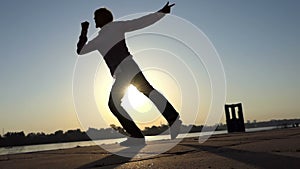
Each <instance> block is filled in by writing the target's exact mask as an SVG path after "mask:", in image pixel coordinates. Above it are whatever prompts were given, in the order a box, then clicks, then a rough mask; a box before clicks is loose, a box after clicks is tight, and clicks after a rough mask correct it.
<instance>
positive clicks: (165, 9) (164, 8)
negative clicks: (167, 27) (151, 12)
mask: <svg viewBox="0 0 300 169" xmlns="http://www.w3.org/2000/svg"><path fill="white" fill-rule="evenodd" d="M174 5H175V4H171V5H169V2H167V4H166V5H165V6H164V7H163V8H161V10H159V11H158V12H161V13H166V14H167V13H170V12H171V7H172V6H174Z"/></svg>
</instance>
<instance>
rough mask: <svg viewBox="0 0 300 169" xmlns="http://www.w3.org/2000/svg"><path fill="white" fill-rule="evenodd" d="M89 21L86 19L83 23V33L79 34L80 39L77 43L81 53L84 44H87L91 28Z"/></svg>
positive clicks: (78, 51)
mask: <svg viewBox="0 0 300 169" xmlns="http://www.w3.org/2000/svg"><path fill="white" fill-rule="evenodd" d="M89 25H90V24H89V22H87V21H85V22H82V23H81V34H80V36H79V41H78V43H77V50H76V52H77V54H80V51H81V49H82V48H83V46H84V45H85V43H86V42H87V37H86V36H87V32H88V29H89Z"/></svg>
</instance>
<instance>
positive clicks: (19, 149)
mask: <svg viewBox="0 0 300 169" xmlns="http://www.w3.org/2000/svg"><path fill="white" fill-rule="evenodd" d="M275 128H277V127H276V126H274V127H261V128H251V129H246V132H254V131H263V130H271V129H275ZM225 133H227V131H226V130H223V131H215V132H214V134H213V135H217V134H225ZM199 135H200V132H197V133H187V134H179V135H178V138H183V137H184V138H189V137H199ZM166 139H170V136H169V135H162V136H161V135H160V136H146V140H147V141H155V140H166ZM124 140H125V138H118V139H106V140H97V141H79V142H69V143H53V144H41V145H29V146H16V147H7V148H0V155H6V154H18V153H28V152H37V151H46V150H58V149H67V148H74V147H78V146H80V147H85V146H93V145H101V144H115V143H120V142H122V141H124Z"/></svg>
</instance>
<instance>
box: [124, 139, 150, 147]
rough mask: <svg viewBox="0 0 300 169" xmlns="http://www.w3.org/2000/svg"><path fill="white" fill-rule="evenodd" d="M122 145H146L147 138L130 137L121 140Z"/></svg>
mask: <svg viewBox="0 0 300 169" xmlns="http://www.w3.org/2000/svg"><path fill="white" fill-rule="evenodd" d="M120 145H121V146H124V147H132V146H144V145H146V143H145V138H132V137H128V138H127V140H125V141H123V142H121V143H120Z"/></svg>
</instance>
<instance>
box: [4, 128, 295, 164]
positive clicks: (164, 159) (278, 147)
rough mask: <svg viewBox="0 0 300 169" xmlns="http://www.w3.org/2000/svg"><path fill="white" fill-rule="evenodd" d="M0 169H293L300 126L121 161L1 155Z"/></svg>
mask: <svg viewBox="0 0 300 169" xmlns="http://www.w3.org/2000/svg"><path fill="white" fill-rule="evenodd" d="M149 144H150V145H151V144H153V145H158V144H160V143H159V142H157V143H154V142H153V143H151V142H150V143H149ZM161 144H164V143H161ZM150 147H151V146H150ZM148 153H149V152H148ZM0 168H1V169H10V168H11V169H15V168H39V169H44V168H45V169H47V168H51V169H54V168H56V169H60V168H62V169H68V168H70V169H73V168H162V169H165V168H172V169H173V168H189V169H192V168H217V169H220V168H221V169H223V168H224V169H227V168H228V169H239V168H244V169H246V168H272V169H274V168H280V169H282V168H289V169H291V168H295V169H296V168H297V169H298V168H300V128H287V129H275V130H269V131H259V132H251V133H233V134H222V135H215V136H212V137H210V138H209V139H208V140H207V141H206V142H204V143H202V144H199V142H198V138H186V139H183V140H182V141H181V142H180V143H179V144H177V145H176V146H175V147H173V148H172V149H170V150H169V151H167V152H164V153H162V154H159V155H155V156H151V157H147V158H128V157H122V156H118V155H115V154H112V153H109V152H107V151H105V150H104V149H102V148H101V147H99V146H90V147H76V148H71V149H65V150H52V151H43V152H34V153H24V154H10V155H2V156H0Z"/></svg>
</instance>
